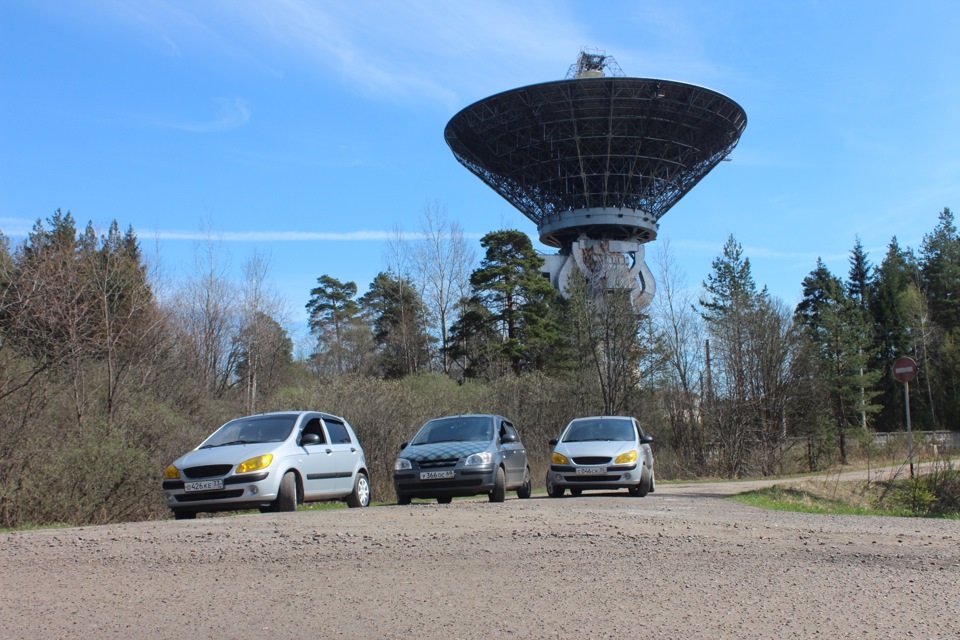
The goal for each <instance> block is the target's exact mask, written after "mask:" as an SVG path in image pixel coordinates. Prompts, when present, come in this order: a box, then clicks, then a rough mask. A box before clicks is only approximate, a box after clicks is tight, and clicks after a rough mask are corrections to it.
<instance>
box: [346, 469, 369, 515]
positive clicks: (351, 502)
mask: <svg viewBox="0 0 960 640" xmlns="http://www.w3.org/2000/svg"><path fill="white" fill-rule="evenodd" d="M369 505H370V481H369V480H367V474H365V473H357V477H356V479H355V480H354V481H353V493H351V494H350V495H349V496H347V506H348V507H350V508H351V509H356V508H358V507H366V506H369Z"/></svg>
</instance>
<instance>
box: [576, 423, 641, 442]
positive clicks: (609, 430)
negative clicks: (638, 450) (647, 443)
mask: <svg viewBox="0 0 960 640" xmlns="http://www.w3.org/2000/svg"><path fill="white" fill-rule="evenodd" d="M636 437H637V432H636V431H635V430H634V428H633V421H632V420H611V419H609V418H607V419H603V420H600V419H598V420H577V421H575V422H572V423H571V424H570V427H569V428H568V429H567V433H566V434H564V436H563V441H564V442H593V441H603V442H605V441H610V440H618V441H619V440H627V441H630V440H635V439H636Z"/></svg>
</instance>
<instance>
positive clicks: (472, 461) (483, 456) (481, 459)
mask: <svg viewBox="0 0 960 640" xmlns="http://www.w3.org/2000/svg"><path fill="white" fill-rule="evenodd" d="M491 460H493V454H492V453H490V452H489V451H481V452H480V453H471V454H470V455H468V456H467V459H466V460H464V462H463V465H464V466H465V467H476V466H478V465H481V464H490V461H491Z"/></svg>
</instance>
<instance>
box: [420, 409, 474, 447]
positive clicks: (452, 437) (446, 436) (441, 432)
mask: <svg viewBox="0 0 960 640" xmlns="http://www.w3.org/2000/svg"><path fill="white" fill-rule="evenodd" d="M492 439H493V418H490V417H489V416H470V417H466V418H462V417H456V418H440V419H438V420H431V421H430V422H428V423H427V424H425V425H423V428H422V429H420V431H419V432H418V433H417V435H416V436H414V438H413V440H411V441H410V444H411V445H418V444H433V443H435V442H487V441H490V440H492Z"/></svg>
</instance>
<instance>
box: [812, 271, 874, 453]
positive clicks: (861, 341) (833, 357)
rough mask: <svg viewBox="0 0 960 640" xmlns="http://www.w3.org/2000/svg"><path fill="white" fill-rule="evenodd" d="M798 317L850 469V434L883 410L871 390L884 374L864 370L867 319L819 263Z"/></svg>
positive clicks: (866, 361)
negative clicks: (810, 349)
mask: <svg viewBox="0 0 960 640" xmlns="http://www.w3.org/2000/svg"><path fill="white" fill-rule="evenodd" d="M796 315H797V317H798V319H799V320H800V322H801V324H802V325H803V327H804V331H805V333H806V335H807V338H808V339H809V340H810V342H811V343H812V344H813V345H814V349H815V350H814V352H815V353H816V355H817V359H818V362H819V367H818V371H819V379H820V382H821V386H822V388H823V389H824V391H825V392H826V393H827V395H828V398H829V402H828V406H829V414H830V416H831V422H832V424H833V426H834V429H835V430H836V433H837V435H838V436H839V442H840V459H841V461H842V462H844V463H846V460H847V447H846V435H847V432H848V431H849V429H850V428H852V427H853V426H855V425H856V424H857V423H858V422H861V421H862V420H863V416H866V415H870V414H874V413H876V412H877V411H878V410H879V407H878V406H877V405H875V404H873V402H872V400H873V398H874V397H876V395H877V393H876V391H874V390H873V387H874V386H875V385H876V382H877V380H878V378H879V377H880V373H879V372H878V371H867V368H866V367H867V363H868V360H869V353H870V351H869V347H870V338H869V336H870V331H869V327H868V325H867V318H866V316H865V315H864V314H863V313H862V312H861V310H860V308H859V306H858V303H857V301H856V300H854V299H853V298H851V297H849V296H847V295H846V291H845V290H844V286H843V283H842V282H841V281H840V279H839V278H837V277H836V276H834V275H833V274H832V273H830V271H829V269H827V268H826V266H824V264H823V262H822V261H821V260H820V259H817V266H816V268H815V269H814V270H813V271H812V272H811V273H810V275H808V276H807V277H806V278H804V280H803V300H802V301H801V302H800V304H799V305H797V310H796Z"/></svg>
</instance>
